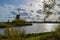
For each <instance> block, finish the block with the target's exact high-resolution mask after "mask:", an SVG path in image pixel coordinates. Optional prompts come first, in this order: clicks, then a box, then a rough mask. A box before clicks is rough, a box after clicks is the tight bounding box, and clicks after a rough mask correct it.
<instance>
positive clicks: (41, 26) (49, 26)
mask: <svg viewBox="0 0 60 40" xmlns="http://www.w3.org/2000/svg"><path fill="white" fill-rule="evenodd" d="M58 25H60V24H58V23H54V24H53V23H33V25H32V26H22V27H14V28H16V29H17V30H21V31H22V30H25V32H26V34H29V33H40V32H51V31H54V30H55V27H57V26H58ZM3 32H4V29H0V33H2V34H3Z"/></svg>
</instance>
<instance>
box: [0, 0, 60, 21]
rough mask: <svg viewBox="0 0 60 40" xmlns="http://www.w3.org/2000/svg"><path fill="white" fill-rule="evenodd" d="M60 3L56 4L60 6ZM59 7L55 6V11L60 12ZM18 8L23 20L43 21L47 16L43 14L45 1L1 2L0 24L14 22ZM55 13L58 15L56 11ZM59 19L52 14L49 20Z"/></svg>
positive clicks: (12, 0) (18, 0)
mask: <svg viewBox="0 0 60 40" xmlns="http://www.w3.org/2000/svg"><path fill="white" fill-rule="evenodd" d="M59 1H60V0H58V1H56V3H57V4H60V2H59ZM59 7H60V5H59ZM59 7H58V6H56V5H55V6H54V9H56V10H57V11H60V8H59ZM18 8H21V11H20V14H21V18H22V19H26V20H34V21H37V20H38V21H41V20H42V21H43V19H44V17H45V16H46V14H43V0H0V22H4V21H8V20H10V21H11V20H14V19H15V17H16V14H17V10H16V9H18ZM22 9H23V10H24V11H23V10H22ZM58 9H59V10H58ZM52 11H54V10H52ZM11 12H14V13H11ZM54 12H55V13H56V11H54ZM58 14H59V13H58ZM51 17H52V18H51ZM55 17H56V18H55ZM58 17H59V15H57V14H56V15H55V14H52V15H51V16H50V17H49V18H47V20H58Z"/></svg>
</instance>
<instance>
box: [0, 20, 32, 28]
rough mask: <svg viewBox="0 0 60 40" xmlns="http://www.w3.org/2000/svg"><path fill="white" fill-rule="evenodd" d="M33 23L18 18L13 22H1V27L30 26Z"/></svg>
mask: <svg viewBox="0 0 60 40" xmlns="http://www.w3.org/2000/svg"><path fill="white" fill-rule="evenodd" d="M29 25H32V23H30V22H27V21H25V20H22V19H16V20H13V21H12V22H2V23H0V28H6V27H20V26H29Z"/></svg>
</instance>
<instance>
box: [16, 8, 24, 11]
mask: <svg viewBox="0 0 60 40" xmlns="http://www.w3.org/2000/svg"><path fill="white" fill-rule="evenodd" d="M16 10H18V11H25V9H21V8H17V9H16Z"/></svg>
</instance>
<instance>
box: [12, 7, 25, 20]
mask: <svg viewBox="0 0 60 40" xmlns="http://www.w3.org/2000/svg"><path fill="white" fill-rule="evenodd" d="M16 10H17V12H11V13H12V14H13V15H16V19H19V18H20V11H25V10H24V9H21V8H17V9H16Z"/></svg>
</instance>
